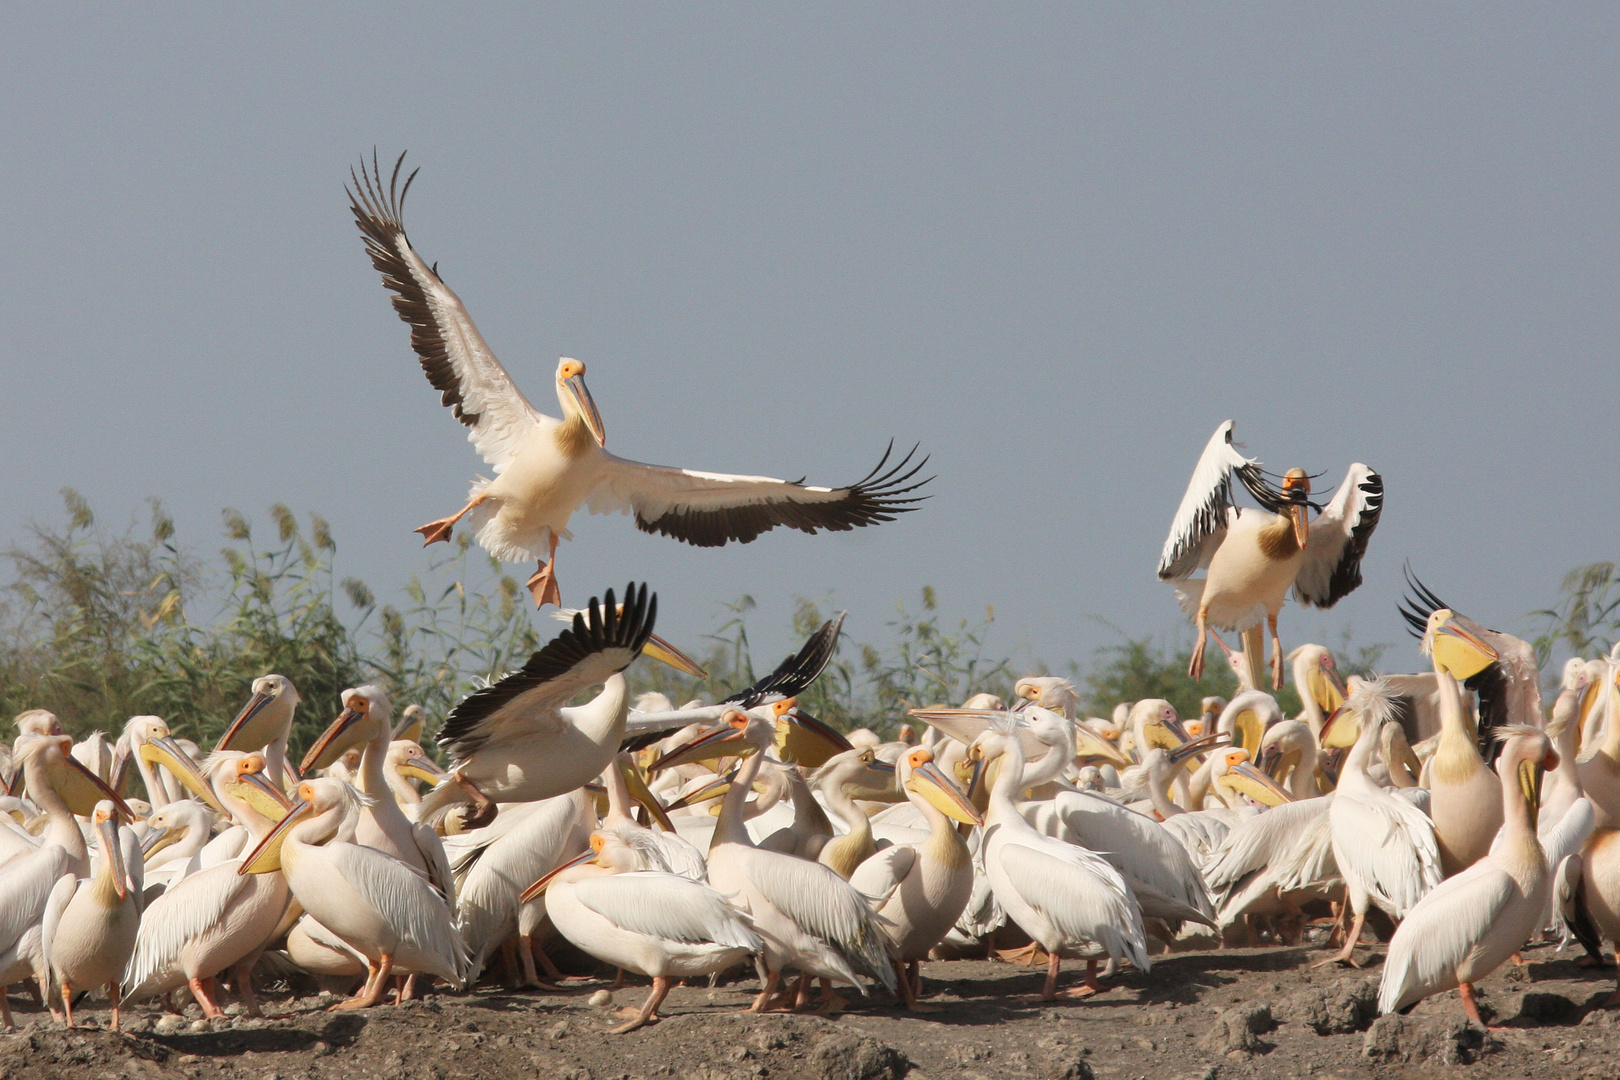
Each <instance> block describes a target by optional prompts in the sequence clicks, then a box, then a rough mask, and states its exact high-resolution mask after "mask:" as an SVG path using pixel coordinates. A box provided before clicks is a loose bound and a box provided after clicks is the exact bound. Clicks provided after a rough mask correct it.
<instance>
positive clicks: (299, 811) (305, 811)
mask: <svg viewBox="0 0 1620 1080" xmlns="http://www.w3.org/2000/svg"><path fill="white" fill-rule="evenodd" d="M314 812H315V804H314V803H307V802H305V801H304V800H302V799H299V800H298V801H297V802H295V803H293V805H292V809H290V810H288V811H287V816H286V817H284V818H282V819H281V820H280V821H278V822H277V823H276V827H275V828H273V829H271V830H270V832H269V833H267V834H266V835H265V838H264V839H263V840H260V841H259V846H258V847H256V848H254V849H253V850H252V851H251V852H249V853H248V856H247V858H245V859H243V860H242V864H241V865H240V866H238V867H237V868H236V872H237V873H238V874H271V873H274V872H275V871H277V870H280V869H281V845H282V844H284V843H285V842H286V840H287V834H288V833H290V832H292V830H293V826H294V825H297V824H298V823H299V822H300V821H303V820H304V819H305V818H307V817H309V815H310V814H312V813H314Z"/></svg>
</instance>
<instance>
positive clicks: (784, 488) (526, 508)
mask: <svg viewBox="0 0 1620 1080" xmlns="http://www.w3.org/2000/svg"><path fill="white" fill-rule="evenodd" d="M404 161H405V155H403V154H401V155H400V157H399V161H398V162H396V163H395V165H394V172H393V175H392V176H391V177H390V179H389V183H388V189H387V193H386V195H385V194H384V192H383V184H382V174H381V170H380V169H379V167H378V165H377V162H376V161H375V158H374V159H373V162H372V168H371V173H370V175H367V174H366V172H365V166H364V163H362V165H361V171H360V173H359V175H355V174H354V173H353V171H352V170H351V173H350V176H351V178H352V179H353V180H354V190H353V191H352V192H350V200H351V202H350V207H351V209H352V210H353V212H354V218H355V222H356V223H357V224H358V225H359V227H360V231H361V233H362V234H363V236H364V238H365V246H366V253H367V254H368V255H369V256H370V257H371V264H372V266H374V267H375V268H376V269H377V270H378V271H379V272H380V273H381V274H382V275H383V284H384V286H386V287H387V288H388V289H389V290H390V291H391V292H393V293H394V310H395V311H397V312H398V313H399V316H400V318H401V319H403V320H404V321H405V322H406V323H407V324H409V325H410V327H411V347H412V348H413V349H415V350H416V354H417V356H418V357H419V358H420V359H421V362H422V370H423V371H424V372H425V373H426V374H427V377H428V381H429V382H430V383H432V384H433V388H434V389H435V390H438V391H439V392H440V399H441V401H442V402H443V403H444V404H445V405H448V406H450V407H451V409H452V410H453V411H454V413H455V417H456V419H457V420H460V421H461V422H462V423H463V424H465V425H466V426H467V428H468V429H469V430H468V433H467V437H468V439H469V441H471V442H472V443H473V445H474V446H475V447H477V449H478V453H479V454H480V456H482V457H483V459H484V460H485V461H486V462H487V463H488V464H489V465H490V467H491V468H493V469H494V470H495V479H494V480H490V481H480V482H479V483H477V484H475V485H474V487H473V489H472V493H471V494H470V496H469V497H468V501H467V505H466V506H464V507H462V509H461V510H459V511H458V512H456V513H455V514H453V515H452V516H450V517H447V518H442V519H440V520H438V521H434V522H430V523H429V524H427V525H424V526H422V527H421V528H420V529H418V530H417V532H420V533H421V534H422V535H423V536H424V537H425V538H426V542H427V543H430V544H431V543H433V542H434V541H436V540H448V539H449V538H450V530H451V528H452V527H453V526H454V525H455V524H456V522H458V521H459V520H461V518H462V517H464V516H465V517H467V518H468V519H469V520H470V521H471V523H472V525H473V527H474V528H475V529H477V532H478V542H479V543H480V544H482V545H483V547H484V548H485V550H487V551H488V552H489V553H490V554H491V555H493V556H495V557H496V558H499V559H504V560H506V561H508V562H523V561H527V560H531V559H533V560H538V561H539V563H540V569H539V570H538V571H537V572H536V573H535V575H534V576H533V577H532V578H531V579H530V580H529V588H530V589H531V590H532V591H533V593H534V597H535V602H536V603H537V604H545V603H548V602H550V603H557V604H560V603H561V599H560V598H559V596H558V594H557V585H556V577H555V573H554V571H555V567H556V554H557V542H558V540H560V539H568V538H569V533H568V519H569V517H570V516H571V515H572V514H573V513H574V511H576V510H578V509H579V508H580V507H581V506H582V505H583V506H589V507H590V510H591V512H592V513H595V514H601V513H611V512H631V513H634V514H635V517H636V526H637V527H638V528H640V529H641V530H642V531H643V532H648V533H661V534H663V535H665V536H672V537H675V538H676V539H678V540H684V541H685V542H687V543H689V544H695V545H697V546H699V547H718V546H720V545H722V544H725V543H727V542H729V541H733V540H735V541H740V542H742V543H747V542H748V541H750V540H753V539H754V538H755V537H757V536H758V535H759V534H760V533H762V532H765V531H767V530H769V529H773V528H775V527H777V526H778V525H786V526H789V527H790V528H794V529H799V530H800V531H802V532H810V533H813V532H816V531H817V530H820V529H829V530H833V531H837V532H843V531H847V530H849V529H853V528H857V527H860V526H864V525H874V524H877V523H878V522H882V521H892V520H893V519H894V518H895V516H896V515H897V514H901V513H904V512H906V511H908V510H911V509H915V505H914V504H915V503H916V502H918V501H919V497H915V496H913V497H910V498H907V497H906V496H907V495H908V494H909V493H911V492H913V491H915V490H916V489H917V488H919V487H921V486H922V485H923V484H924V483H927V481H926V480H922V481H914V480H913V478H914V477H915V476H916V474H917V472H918V471H919V470H920V469H921V468H922V467H923V464H924V463H925V462H926V460H927V459H926V458H925V459H923V461H922V462H918V463H917V464H916V465H914V466H912V467H911V468H910V470H909V471H906V470H907V465H908V463H909V462H910V461H911V457H912V455H911V454H908V455H906V457H905V459H903V460H902V461H901V462H900V463H899V464H898V465H896V466H894V467H893V468H891V469H889V470H888V471H887V472H883V468H884V465H885V464H886V463H887V461H888V458H889V455H888V453H887V452H885V454H884V458H883V461H880V462H879V463H878V466H877V468H875V469H873V470H872V471H871V472H870V473H868V474H867V475H866V477H865V478H864V479H862V480H861V481H859V482H858V483H855V484H852V485H850V486H848V487H841V488H820V487H806V486H805V485H804V484H802V483H796V482H790V481H785V480H776V479H773V478H771V477H768V476H731V475H727V474H724V473H705V472H695V471H693V470H690V469H672V468H666V467H664V466H660V465H645V464H642V463H641V462H639V461H630V460H628V459H625V458H621V457H617V456H615V455H613V454H610V453H609V452H608V451H607V450H606V449H604V445H605V443H606V441H607V433H606V431H605V430H604V429H603V426H602V415H601V413H600V412H598V411H597V408H596V403H595V402H594V401H592V400H591V395H590V391H589V390H587V389H586V388H585V365H584V364H582V363H580V362H579V361H578V360H570V359H567V358H564V359H563V360H562V362H561V363H559V364H558V365H557V378H556V389H557V402H558V405H559V406H560V407H561V410H562V414H563V419H562V420H560V421H559V420H554V419H552V418H551V417H549V416H546V415H545V414H543V413H541V412H539V411H538V410H537V409H535V408H534V406H532V405H530V404H529V401H528V399H527V398H526V397H524V396H523V393H522V391H520V390H519V389H518V388H517V386H516V385H515V384H514V383H513V382H512V378H511V376H510V375H508V374H507V372H506V369H505V368H503V367H502V366H501V363H500V361H499V360H497V359H496V358H495V354H494V353H493V352H491V351H490V349H489V346H488V345H486V344H485V343H484V339H483V337H482V336H481V335H480V334H479V333H478V328H477V327H476V326H474V325H473V321H472V317H471V316H470V315H468V314H467V309H466V308H465V307H463V306H462V303H461V300H460V299H459V298H458V297H457V296H456V294H455V293H453V292H451V291H450V289H449V288H448V287H447V286H446V285H445V284H444V282H443V281H441V280H440V279H439V275H438V274H437V273H436V272H435V271H434V270H433V269H431V268H429V267H428V265H427V264H426V263H425V262H423V261H422V259H421V258H420V257H419V256H418V255H417V254H416V252H415V250H413V249H412V247H411V244H410V241H409V240H408V239H406V236H405V226H404V225H403V223H402V219H401V210H402V207H403V205H404V201H405V195H406V193H407V192H408V191H409V190H410V186H411V181H412V180H413V179H415V177H416V174H415V173H414V172H413V173H412V174H411V175H410V176H409V177H407V178H406V180H405V183H404V186H403V187H400V186H399V185H398V180H399V172H400V167H401V166H402V165H403V164H404Z"/></svg>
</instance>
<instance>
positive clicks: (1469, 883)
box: [1378, 725, 1558, 1027]
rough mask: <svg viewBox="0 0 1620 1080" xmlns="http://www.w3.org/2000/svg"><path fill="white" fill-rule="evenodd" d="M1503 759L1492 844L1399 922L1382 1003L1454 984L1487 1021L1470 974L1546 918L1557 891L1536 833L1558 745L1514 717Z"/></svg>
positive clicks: (1487, 969) (1475, 1017)
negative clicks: (1498, 829)
mask: <svg viewBox="0 0 1620 1080" xmlns="http://www.w3.org/2000/svg"><path fill="white" fill-rule="evenodd" d="M1498 730H1499V732H1500V733H1501V734H1502V735H1503V736H1505V738H1504V739H1503V742H1504V744H1505V745H1504V746H1503V749H1502V753H1501V755H1500V757H1499V758H1498V759H1497V766H1496V767H1497V771H1498V773H1500V784H1499V788H1500V791H1501V796H1502V808H1501V818H1502V834H1501V836H1499V837H1498V838H1497V841H1496V844H1495V845H1494V846H1493V847H1492V848H1491V850H1490V854H1488V855H1486V856H1485V857H1484V858H1482V859H1481V860H1479V861H1478V862H1476V863H1474V864H1473V866H1471V867H1469V868H1468V869H1467V870H1464V871H1463V872H1462V873H1460V874H1458V875H1456V876H1455V877H1452V878H1449V879H1448V880H1446V881H1443V882H1441V883H1440V884H1439V885H1437V886H1436V887H1435V888H1433V889H1432V890H1430V891H1429V892H1428V894H1426V895H1425V896H1424V897H1423V899H1421V900H1419V901H1418V902H1417V904H1416V906H1414V907H1413V908H1412V910H1411V911H1410V912H1409V913H1408V914H1407V916H1406V918H1405V919H1403V920H1402V921H1401V925H1400V926H1399V927H1397V928H1396V930H1395V936H1394V938H1392V939H1391V940H1390V943H1389V953H1388V955H1387V956H1386V957H1385V959H1384V974H1383V981H1382V982H1381V983H1380V985H1379V988H1378V1011H1379V1012H1381V1013H1392V1012H1397V1011H1402V1010H1405V1009H1407V1008H1409V1007H1411V1006H1412V1005H1415V1004H1416V1003H1418V1002H1419V1001H1422V1000H1423V999H1424V998H1426V997H1429V996H1430V995H1432V994H1438V993H1440V992H1441V991H1443V990H1449V989H1451V988H1452V987H1453V986H1455V987H1456V988H1457V993H1458V995H1459V996H1460V997H1461V998H1462V1004H1463V1011H1464V1012H1465V1013H1467V1014H1468V1019H1469V1020H1471V1021H1473V1022H1474V1023H1476V1024H1479V1025H1480V1026H1481V1027H1483V1026H1484V1022H1483V1021H1482V1020H1481V1019H1480V1016H1479V1006H1478V1005H1477V1004H1476V1003H1475V1001H1474V985H1473V984H1474V983H1476V982H1478V981H1479V980H1481V979H1483V978H1485V976H1487V975H1489V974H1490V973H1491V972H1493V971H1495V970H1496V969H1497V968H1498V967H1500V966H1501V965H1502V963H1503V961H1505V960H1507V958H1508V957H1509V956H1511V955H1513V954H1514V953H1515V952H1517V951H1518V950H1519V949H1520V948H1521V947H1522V946H1523V945H1524V943H1525V942H1526V941H1528V940H1529V939H1530V935H1531V934H1532V933H1534V932H1535V930H1536V928H1537V927H1538V926H1539V925H1540V922H1541V916H1542V914H1543V913H1544V911H1545V910H1546V907H1547V900H1548V897H1549V896H1550V895H1551V892H1552V881H1551V875H1550V874H1549V872H1548V869H1547V857H1546V854H1545V852H1543V851H1542V848H1541V843H1540V841H1538V840H1537V839H1536V813H1537V811H1538V810H1539V808H1540V803H1541V777H1542V772H1543V770H1546V769H1551V768H1554V767H1556V766H1557V764H1558V752H1557V751H1556V750H1554V749H1553V747H1552V743H1551V741H1550V740H1548V738H1547V736H1546V735H1544V734H1543V733H1542V732H1540V731H1538V730H1537V729H1535V728H1533V727H1527V726H1522V725H1510V726H1508V727H1505V728H1500V729H1498Z"/></svg>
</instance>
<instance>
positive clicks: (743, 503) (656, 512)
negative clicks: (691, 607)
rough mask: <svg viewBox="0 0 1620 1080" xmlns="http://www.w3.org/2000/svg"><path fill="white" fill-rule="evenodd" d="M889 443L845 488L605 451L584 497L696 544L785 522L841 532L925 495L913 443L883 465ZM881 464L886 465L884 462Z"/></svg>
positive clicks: (596, 508)
mask: <svg viewBox="0 0 1620 1080" xmlns="http://www.w3.org/2000/svg"><path fill="white" fill-rule="evenodd" d="M893 449H894V446H893V444H892V443H891V444H890V446H889V449H888V450H885V451H884V452H883V458H882V460H881V461H879V462H878V464H877V468H875V469H873V470H872V471H871V472H869V473H867V474H866V476H865V477H863V478H862V479H861V480H860V481H858V482H857V483H854V484H851V485H849V486H848V487H840V488H824V487H808V486H806V485H805V484H803V483H800V482H796V481H792V480H777V479H775V478H774V477H770V476H731V475H729V474H726V473H706V472H696V471H694V470H691V469H673V468H669V467H667V466H664V465H644V464H642V463H641V462H639V461H629V460H627V459H625V458H619V457H613V456H612V455H607V461H606V464H605V468H604V473H603V477H602V479H601V480H600V481H599V482H598V483H597V485H596V487H595V488H593V489H592V491H591V493H590V495H589V497H588V498H587V500H586V504H587V505H588V506H589V507H590V510H591V513H593V514H608V513H615V512H619V513H622V512H624V511H630V512H632V513H634V514H635V516H636V527H637V528H639V529H640V530H641V531H642V532H648V533H660V534H662V535H664V536H673V537H675V539H677V540H684V541H686V542H687V543H688V544H693V545H696V546H697V547H719V546H721V545H722V544H727V543H730V542H731V541H733V540H736V541H739V542H740V543H744V544H746V543H748V541H750V540H752V539H754V538H755V537H756V536H758V535H759V534H760V533H763V532H767V531H769V530H771V529H774V528H776V527H777V526H778V525H786V526H787V527H789V528H791V529H798V530H799V531H801V532H807V533H813V532H819V531H820V530H823V529H826V530H829V531H831V532H848V531H849V530H851V529H858V528H861V527H863V526H866V525H876V524H877V523H878V522H880V521H893V520H894V519H895V517H896V516H897V515H899V514H904V513H906V512H908V511H911V510H915V509H916V508H917V507H916V504H917V503H919V502H921V501H922V500H923V499H925V498H927V496H926V495H912V494H911V493H912V492H914V491H916V490H917V489H919V488H921V487H922V486H923V485H924V484H926V483H928V481H929V480H932V479H933V477H926V478H924V479H922V480H918V479H916V476H917V473H918V472H919V471H921V469H922V467H923V466H924V465H926V464H927V463H928V459H927V458H926V457H925V458H923V459H922V460H920V461H917V462H915V463H913V462H912V458H913V457H914V456H915V455H916V453H917V448H916V447H912V449H911V453H909V454H907V455H906V456H905V457H903V458H901V459H900V462H899V463H898V464H896V465H893V466H889V458H890V456H891V453H892V451H893ZM886 467H887V468H886Z"/></svg>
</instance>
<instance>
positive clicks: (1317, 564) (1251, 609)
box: [1159, 420, 1384, 689]
mask: <svg viewBox="0 0 1620 1080" xmlns="http://www.w3.org/2000/svg"><path fill="white" fill-rule="evenodd" d="M1233 476H1236V477H1237V478H1238V480H1239V481H1241V482H1242V484H1243V486H1244V487H1245V488H1247V489H1248V490H1249V494H1251V495H1252V496H1254V498H1255V501H1256V502H1258V503H1260V505H1261V507H1262V508H1263V509H1260V510H1252V509H1249V508H1246V507H1245V508H1242V509H1239V508H1238V507H1237V506H1236V505H1234V503H1233V501H1232V496H1233V489H1232V478H1233ZM1310 494H1311V480H1310V477H1309V476H1308V475H1307V474H1306V473H1305V471H1304V470H1303V469H1290V470H1289V471H1288V473H1287V475H1286V476H1284V477H1283V478H1282V487H1281V488H1280V489H1279V488H1275V487H1272V486H1271V484H1270V483H1269V482H1268V481H1267V480H1266V478H1265V475H1264V473H1263V472H1262V471H1261V468H1260V463H1259V462H1258V461H1255V460H1253V459H1251V458H1246V457H1244V456H1243V455H1242V454H1240V453H1239V452H1238V451H1237V448H1236V447H1235V446H1234V445H1233V442H1232V421H1230V420H1227V421H1226V422H1225V423H1223V424H1221V426H1220V427H1218V428H1216V429H1215V434H1214V436H1213V437H1211V439H1210V440H1209V445H1207V446H1206V447H1205V448H1204V453H1203V455H1202V456H1201V457H1199V459H1198V466H1197V467H1196V468H1195V469H1194V470H1193V475H1192V482H1191V483H1190V484H1189V485H1188V487H1187V493H1186V494H1185V495H1183V496H1182V498H1181V506H1180V508H1178V509H1177V510H1176V516H1175V519H1174V520H1173V521H1172V522H1171V524H1170V535H1169V537H1168V538H1167V539H1166V540H1165V542H1164V552H1163V554H1162V555H1161V556H1160V558H1159V579H1160V580H1161V581H1171V582H1174V583H1175V586H1176V596H1177V598H1178V599H1179V600H1180V601H1181V607H1182V610H1183V611H1185V612H1186V613H1187V614H1188V615H1191V616H1192V617H1193V621H1194V622H1195V623H1196V624H1197V627H1198V641H1197V642H1196V643H1195V644H1194V645H1193V654H1192V663H1191V664H1190V665H1189V667H1188V672H1189V674H1191V675H1192V677H1193V678H1195V679H1196V678H1201V677H1202V676H1203V674H1204V647H1205V645H1206V644H1207V640H1206V639H1207V637H1208V630H1209V628H1210V627H1211V626H1214V627H1216V628H1218V629H1223V630H1239V631H1249V630H1252V629H1255V628H1257V627H1258V625H1259V623H1260V621H1261V620H1262V619H1264V620H1265V623H1266V626H1267V628H1268V629H1269V630H1270V632H1271V682H1272V689H1278V688H1280V687H1281V686H1282V665H1283V653H1282V642H1281V641H1280V640H1279V639H1278V637H1277V614H1278V612H1280V611H1281V610H1282V605H1283V600H1284V599H1285V598H1286V597H1287V594H1288V590H1289V589H1290V588H1292V589H1293V590H1294V597H1295V598H1296V599H1297V600H1298V601H1299V602H1300V603H1302V604H1308V605H1310V606H1312V607H1319V608H1330V607H1332V606H1333V605H1334V604H1336V603H1338V602H1339V601H1340V600H1342V599H1343V598H1344V597H1345V596H1347V595H1349V594H1350V593H1351V592H1353V591H1354V590H1355V589H1356V587H1357V586H1358V585H1360V584H1361V559H1362V556H1364V555H1365V554H1366V552H1367V542H1368V540H1370V539H1371V538H1372V533H1373V530H1374V529H1375V528H1377V527H1378V517H1379V515H1380V514H1381V513H1382V512H1383V506H1384V481H1383V478H1382V477H1380V476H1379V475H1378V474H1377V473H1375V472H1373V471H1372V470H1371V469H1369V468H1368V467H1367V466H1365V465H1363V464H1361V463H1360V462H1356V463H1355V464H1353V465H1351V466H1350V472H1349V473H1348V474H1347V475H1346V476H1345V478H1344V483H1342V484H1340V485H1339V490H1338V493H1337V494H1336V495H1334V496H1333V500H1332V501H1331V502H1329V503H1328V504H1327V505H1326V506H1325V507H1322V508H1320V512H1319V514H1318V516H1317V518H1316V521H1315V522H1314V523H1312V522H1310V521H1309V518H1308V511H1309V509H1310V508H1311V507H1312V506H1313V505H1314V504H1312V503H1311V501H1310ZM1204 568H1207V573H1206V574H1205V576H1204V577H1203V578H1202V579H1198V578H1194V577H1192V574H1193V573H1194V572H1195V571H1197V570H1200V569H1204ZM1249 638H1250V635H1247V634H1246V635H1245V643H1244V648H1245V651H1251V644H1252V650H1253V651H1255V652H1256V653H1257V654H1258V649H1259V642H1258V640H1257V639H1258V631H1257V630H1256V633H1255V634H1254V635H1253V638H1254V639H1256V640H1253V641H1252V643H1251V640H1249Z"/></svg>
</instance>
